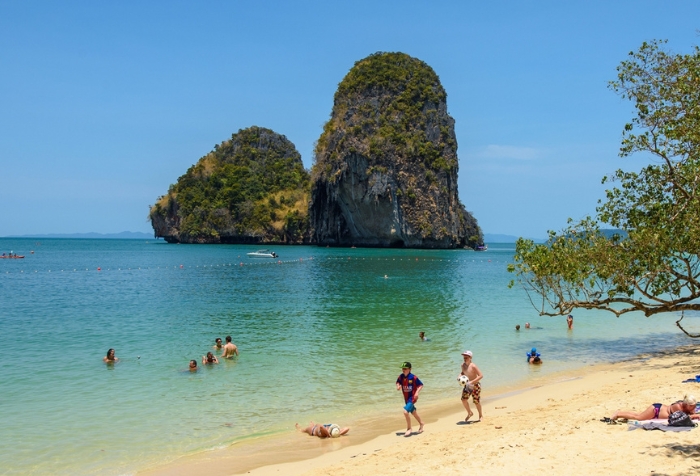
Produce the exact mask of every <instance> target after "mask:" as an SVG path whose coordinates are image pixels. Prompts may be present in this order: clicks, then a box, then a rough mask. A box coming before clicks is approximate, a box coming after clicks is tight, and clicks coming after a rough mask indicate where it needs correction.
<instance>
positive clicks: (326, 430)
mask: <svg viewBox="0 0 700 476" xmlns="http://www.w3.org/2000/svg"><path fill="white" fill-rule="evenodd" d="M294 426H296V428H297V430H299V431H301V432H302V433H306V434H308V435H309V436H318V437H319V438H337V437H338V436H343V435H346V434H347V433H348V431H350V428H340V427H339V426H338V425H334V424H331V423H328V424H326V425H319V424H317V423H314V422H310V423H309V426H307V427H306V428H302V427H301V426H300V425H299V423H296V424H295V425H294ZM332 427H337V428H338V432H337V433H335V435H333V434H332V433H331V431H332V430H333V428H332Z"/></svg>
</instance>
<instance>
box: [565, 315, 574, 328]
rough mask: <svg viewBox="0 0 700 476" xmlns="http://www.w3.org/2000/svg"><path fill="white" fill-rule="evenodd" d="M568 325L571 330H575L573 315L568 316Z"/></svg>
mask: <svg viewBox="0 0 700 476" xmlns="http://www.w3.org/2000/svg"><path fill="white" fill-rule="evenodd" d="M566 325H567V326H569V329H573V328H574V316H572V315H571V314H569V315H568V316H566Z"/></svg>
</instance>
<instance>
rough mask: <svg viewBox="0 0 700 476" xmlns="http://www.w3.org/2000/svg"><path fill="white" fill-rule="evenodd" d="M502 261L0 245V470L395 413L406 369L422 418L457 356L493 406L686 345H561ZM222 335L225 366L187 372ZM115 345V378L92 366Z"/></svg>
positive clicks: (445, 394)
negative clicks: (404, 365)
mask: <svg viewBox="0 0 700 476" xmlns="http://www.w3.org/2000/svg"><path fill="white" fill-rule="evenodd" d="M513 246H514V245H508V244H503V245H491V246H490V248H489V251H487V252H483V253H476V252H472V251H465V250H444V251H428V250H394V249H392V250H386V249H333V248H317V247H271V248H272V249H274V251H276V252H277V253H278V254H279V255H280V258H279V260H271V259H251V258H248V257H246V255H245V253H247V252H249V251H253V250H255V247H251V246H236V245H230V246H229V245H217V246H209V245H168V244H166V243H164V242H162V241H156V240H148V241H146V240H144V241H141V240H70V239H43V240H34V239H9V238H4V239H0V252H3V251H4V252H9V251H10V250H13V251H15V252H17V253H19V254H24V255H25V256H26V258H25V259H22V260H0V389H1V390H0V474H13V475H14V474H71V475H73V474H106V475H111V474H115V475H116V474H132V473H135V472H136V471H138V470H140V469H144V468H149V467H154V466H157V465H160V464H165V463H168V462H171V461H173V460H174V459H175V458H177V457H178V456H180V455H184V454H193V453H197V452H201V451H207V450H210V449H213V448H220V447H225V446H227V445H231V444H235V443H236V442H240V441H244V440H248V439H250V438H255V437H259V436H261V435H275V434H285V433H288V432H289V431H290V428H293V425H294V422H296V421H301V422H305V421H308V420H310V419H315V420H326V419H329V420H330V419H337V420H339V421H342V422H344V423H347V422H352V421H353V419H354V418H359V417H360V416H367V415H372V414H376V415H381V414H382V413H384V412H394V413H395V412H396V409H397V407H398V406H400V405H401V401H400V400H401V397H400V396H397V392H396V390H395V386H394V382H395V380H396V377H397V376H398V374H399V373H400V364H401V362H403V361H405V360H409V361H411V362H412V363H413V369H414V373H415V374H416V375H418V376H419V377H420V378H421V380H422V381H423V382H424V384H425V388H424V390H423V392H422V393H421V404H422V405H426V404H427V405H430V404H431V403H438V402H441V401H443V400H445V399H446V398H452V399H455V398H456V397H455V395H456V394H458V393H459V389H458V387H457V384H456V382H455V378H456V375H457V373H458V372H459V365H460V363H461V361H462V358H461V356H460V353H461V352H462V351H463V350H465V349H471V350H472V351H473V352H474V362H475V363H477V364H478V365H479V367H480V368H481V370H482V372H483V373H484V375H485V378H484V380H483V388H484V389H483V394H484V396H485V397H487V396H488V394H489V389H493V388H497V387H498V388H505V387H507V386H509V385H516V384H522V383H527V381H528V380H529V379H534V378H537V377H541V376H542V375H543V374H547V373H553V372H558V371H561V370H567V369H571V368H576V367H580V366H582V365H588V364H592V363H596V362H601V361H614V360H621V359H624V358H627V357H630V356H632V355H635V354H638V353H641V352H649V351H654V350H660V349H664V348H670V347H675V346H678V345H681V344H686V343H688V342H690V340H689V339H688V338H686V337H685V336H684V335H683V334H682V333H680V331H678V330H677V329H676V328H675V325H674V323H673V322H674V320H675V319H677V316H673V315H668V316H661V317H658V316H657V317H653V318H650V319H647V318H644V317H643V316H641V315H637V316H626V317H623V318H620V319H617V318H615V317H614V316H612V315H610V314H606V313H601V312H583V311H582V312H578V313H575V314H574V316H575V322H574V330H573V331H568V330H567V328H566V323H565V318H563V317H558V318H549V317H539V316H538V315H537V313H536V312H535V311H534V309H533V308H532V307H531V305H530V302H529V300H528V298H527V296H526V295H525V294H524V292H523V291H522V290H520V289H508V287H507V284H508V281H509V280H510V279H511V275H510V274H509V273H507V271H506V266H507V264H508V263H509V262H510V261H511V258H512V255H513V251H514V248H513ZM31 251H34V253H31ZM688 319H690V321H691V324H693V320H694V319H697V318H696V317H691V318H686V320H688ZM526 321H529V322H530V323H531V324H532V325H533V327H535V328H534V329H529V330H525V329H524V324H525V322H526ZM516 324H520V325H521V326H522V329H521V331H520V332H515V330H514V326H515V325H516ZM419 331H424V332H426V335H427V337H428V338H429V339H430V340H429V341H428V342H420V341H419V339H418V332H419ZM226 335H231V336H232V337H233V342H234V343H235V344H236V345H237V346H238V348H239V351H240V356H239V357H238V358H236V359H234V360H231V361H225V362H222V363H221V364H219V365H215V366H207V367H206V368H200V370H199V371H198V372H196V373H190V372H188V371H187V364H188V361H189V360H190V359H197V360H198V361H200V362H201V357H202V355H203V354H205V353H206V352H207V351H209V350H212V346H213V344H214V339H215V338H216V337H221V338H224V337H225V336H226ZM533 346H535V347H537V348H538V350H539V351H540V352H541V353H542V357H543V360H544V362H545V365H543V366H542V367H540V368H538V370H537V372H533V370H532V369H531V368H529V367H528V365H527V364H526V358H525V354H526V352H527V351H528V350H529V349H530V348H531V347H533ZM110 347H113V348H115V349H116V355H117V356H118V357H119V358H120V362H119V363H117V364H116V365H105V364H104V363H103V362H102V357H103V356H104V355H105V353H106V351H107V349H108V348H110ZM200 365H201V364H200ZM424 416H425V415H424ZM398 424H399V426H400V424H401V423H400V421H399V422H398Z"/></svg>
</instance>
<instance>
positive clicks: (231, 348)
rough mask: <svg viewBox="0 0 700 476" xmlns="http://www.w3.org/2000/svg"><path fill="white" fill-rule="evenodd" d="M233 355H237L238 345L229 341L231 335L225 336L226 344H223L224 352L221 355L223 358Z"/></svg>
mask: <svg viewBox="0 0 700 476" xmlns="http://www.w3.org/2000/svg"><path fill="white" fill-rule="evenodd" d="M234 355H238V347H236V344H234V343H233V342H231V336H226V345H225V346H224V353H223V354H221V357H222V358H224V359H230V358H233V356H234Z"/></svg>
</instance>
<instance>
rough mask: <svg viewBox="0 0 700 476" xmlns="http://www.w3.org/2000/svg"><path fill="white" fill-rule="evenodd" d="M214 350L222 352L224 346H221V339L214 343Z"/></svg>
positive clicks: (218, 338)
mask: <svg viewBox="0 0 700 476" xmlns="http://www.w3.org/2000/svg"><path fill="white" fill-rule="evenodd" d="M214 348H215V349H216V350H221V349H223V348H224V346H223V345H221V337H217V338H216V340H215V341H214Z"/></svg>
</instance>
